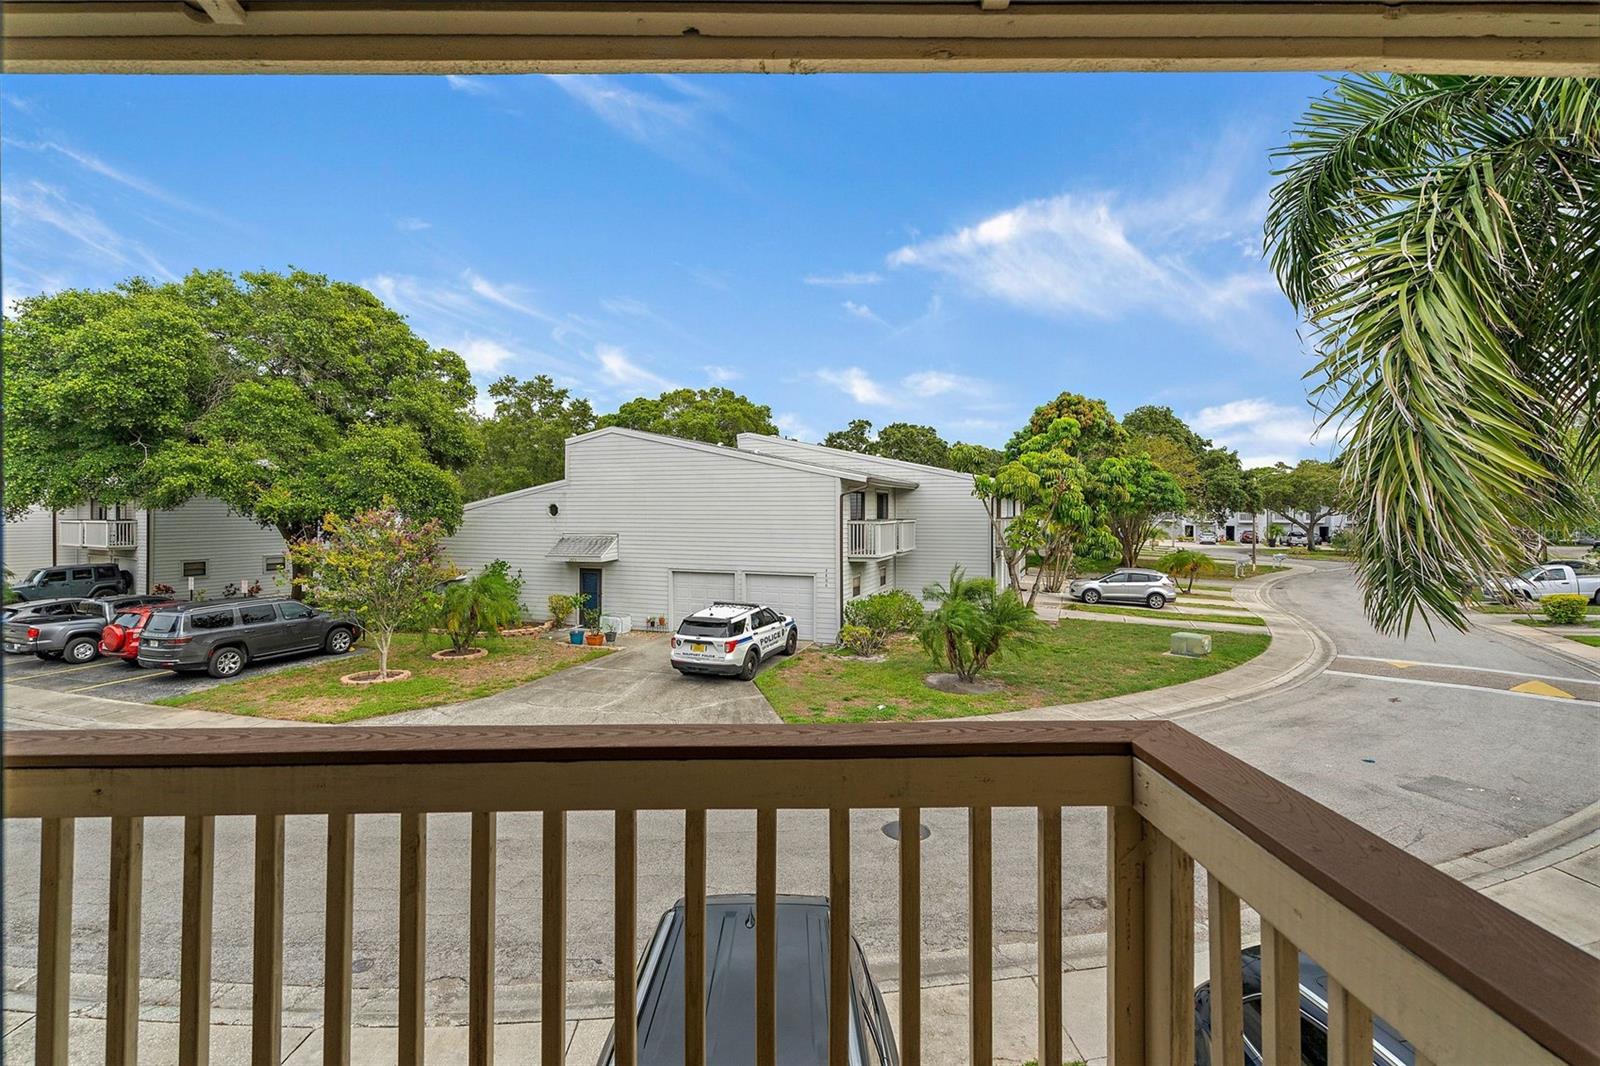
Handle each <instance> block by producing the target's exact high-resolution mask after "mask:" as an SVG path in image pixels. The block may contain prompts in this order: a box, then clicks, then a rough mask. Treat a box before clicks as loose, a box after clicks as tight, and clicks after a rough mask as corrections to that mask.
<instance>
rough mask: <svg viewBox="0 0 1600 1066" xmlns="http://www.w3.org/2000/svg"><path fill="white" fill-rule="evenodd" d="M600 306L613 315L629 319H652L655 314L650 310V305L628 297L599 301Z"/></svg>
mask: <svg viewBox="0 0 1600 1066" xmlns="http://www.w3.org/2000/svg"><path fill="white" fill-rule="evenodd" d="M600 306H601V307H603V308H605V309H606V310H607V311H610V312H611V313H612V314H614V315H627V316H628V317H630V318H652V317H654V315H655V313H654V312H653V311H651V310H650V305H649V304H647V303H645V302H644V301H643V300H635V299H633V298H632V297H628V296H615V297H611V298H609V299H605V300H601V301H600Z"/></svg>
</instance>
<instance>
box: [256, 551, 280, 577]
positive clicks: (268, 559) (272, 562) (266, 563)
mask: <svg viewBox="0 0 1600 1066" xmlns="http://www.w3.org/2000/svg"><path fill="white" fill-rule="evenodd" d="M261 572H262V573H263V574H281V573H283V556H281V555H268V556H265V557H263V558H262V560H261Z"/></svg>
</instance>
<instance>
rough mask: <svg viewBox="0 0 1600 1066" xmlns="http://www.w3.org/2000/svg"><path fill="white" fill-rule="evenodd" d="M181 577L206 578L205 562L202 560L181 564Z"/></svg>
mask: <svg viewBox="0 0 1600 1066" xmlns="http://www.w3.org/2000/svg"><path fill="white" fill-rule="evenodd" d="M183 576H184V577H205V576H206V564H205V560H203V559H202V560H199V561H197V562H187V563H184V564H183Z"/></svg>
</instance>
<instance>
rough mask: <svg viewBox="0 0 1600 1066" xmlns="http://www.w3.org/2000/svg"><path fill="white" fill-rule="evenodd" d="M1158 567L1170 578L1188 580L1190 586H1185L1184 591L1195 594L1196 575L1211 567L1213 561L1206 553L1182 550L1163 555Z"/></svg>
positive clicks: (1158, 561)
mask: <svg viewBox="0 0 1600 1066" xmlns="http://www.w3.org/2000/svg"><path fill="white" fill-rule="evenodd" d="M1156 565H1157V566H1159V567H1160V568H1161V572H1162V573H1164V574H1166V575H1168V576H1169V577H1172V578H1174V579H1177V578H1180V577H1181V578H1187V579H1188V584H1186V585H1184V587H1183V591H1185V592H1193V591H1194V579H1195V575H1196V574H1199V573H1201V572H1202V571H1204V570H1205V569H1206V567H1208V566H1210V565H1211V559H1210V558H1209V557H1208V556H1207V555H1206V554H1205V553H1204V552H1197V551H1190V550H1188V549H1180V550H1178V551H1173V552H1168V553H1167V554H1165V555H1163V556H1162V557H1161V558H1160V559H1158V560H1156Z"/></svg>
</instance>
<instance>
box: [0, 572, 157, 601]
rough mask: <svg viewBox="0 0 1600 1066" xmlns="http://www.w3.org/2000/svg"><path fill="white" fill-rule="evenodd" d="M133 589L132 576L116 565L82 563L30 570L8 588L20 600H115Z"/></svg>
mask: <svg viewBox="0 0 1600 1066" xmlns="http://www.w3.org/2000/svg"><path fill="white" fill-rule="evenodd" d="M132 588H133V575H132V574H130V573H128V572H127V571H126V570H124V569H122V568H121V567H119V566H117V564H116V563H84V564H83V565H82V566H41V567H39V568H38V569H35V570H29V571H28V573H27V574H26V575H25V576H24V577H23V579H22V580H21V581H19V582H17V583H16V584H15V585H12V586H11V592H12V593H13V594H15V595H16V596H17V598H18V599H23V600H58V599H62V598H64V597H70V596H78V597H82V598H86V599H87V598H92V597H98V596H115V595H118V594H119V593H124V592H128V591H130V590H132Z"/></svg>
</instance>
